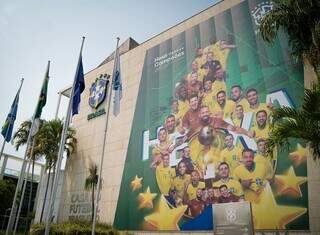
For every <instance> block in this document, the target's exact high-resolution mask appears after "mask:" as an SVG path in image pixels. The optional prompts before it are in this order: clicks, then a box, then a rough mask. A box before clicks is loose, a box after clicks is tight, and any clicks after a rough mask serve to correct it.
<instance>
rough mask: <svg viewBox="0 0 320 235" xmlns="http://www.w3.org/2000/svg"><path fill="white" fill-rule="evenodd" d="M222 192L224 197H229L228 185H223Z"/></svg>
mask: <svg viewBox="0 0 320 235" xmlns="http://www.w3.org/2000/svg"><path fill="white" fill-rule="evenodd" d="M220 194H221V195H222V196H224V197H228V189H227V188H226V187H222V188H221V189H220Z"/></svg>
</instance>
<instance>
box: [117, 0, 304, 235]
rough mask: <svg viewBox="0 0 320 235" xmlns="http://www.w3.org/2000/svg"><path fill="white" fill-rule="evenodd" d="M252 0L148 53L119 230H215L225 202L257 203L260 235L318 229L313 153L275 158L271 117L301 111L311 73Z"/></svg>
mask: <svg viewBox="0 0 320 235" xmlns="http://www.w3.org/2000/svg"><path fill="white" fill-rule="evenodd" d="M270 9H272V2H268V1H258V0H249V1H244V2H242V3H240V4H238V5H236V6H234V7H232V8H230V9H228V10H226V11H224V12H222V13H220V14H218V15H216V16H214V17H212V18H210V19H209V20H207V21H205V22H203V23H200V24H199V25H196V26H194V27H192V28H190V29H188V30H186V31H184V32H182V33H180V34H178V35H176V36H175V37H173V38H171V39H169V40H167V41H164V42H163V43H161V44H159V45H157V46H155V47H153V48H151V49H149V50H148V51H147V53H146V57H145V62H144V66H143V72H142V78H141V83H140V87H139V95H138V99H137V104H136V110H135V114H134V120H133V125H132V130H131V136H130V141H129V146H128V152H127V158H126V161H125V167H124V172H123V177H122V183H121V188H120V192H119V200H118V205H117V210H116V215H115V220H114V226H115V227H116V228H118V229H126V230H172V231H176V230H212V229H213V227H214V224H213V219H212V210H214V205H215V204H217V203H228V202H238V201H249V202H251V205H252V212H253V222H254V227H255V229H286V230H308V229H309V222H308V221H309V219H308V188H307V169H306V159H307V156H308V154H309V152H308V151H307V148H306V146H305V145H304V144H303V143H299V142H298V141H294V142H292V145H291V147H290V148H289V149H282V150H281V151H280V150H275V151H274V154H273V155H268V154H267V153H266V139H267V138H268V136H269V134H270V124H269V122H270V117H272V112H273V109H274V108H276V107H279V106H283V105H285V106H291V107H299V106H300V105H301V98H302V97H303V87H304V80H303V66H302V64H301V63H298V62H294V61H293V60H292V58H291V56H290V50H289V46H288V42H287V41H288V40H287V37H286V35H285V34H283V33H279V35H278V37H277V39H276V41H275V43H274V44H273V45H270V44H267V43H265V42H263V40H262V39H261V35H260V33H259V31H258V26H259V24H260V21H261V19H262V18H263V16H264V14H265V13H266V12H268V11H269V10H270Z"/></svg>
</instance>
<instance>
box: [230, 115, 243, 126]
mask: <svg viewBox="0 0 320 235" xmlns="http://www.w3.org/2000/svg"><path fill="white" fill-rule="evenodd" d="M242 120H243V119H242V118H241V119H238V118H236V117H233V118H232V122H233V125H234V126H237V127H241V124H242Z"/></svg>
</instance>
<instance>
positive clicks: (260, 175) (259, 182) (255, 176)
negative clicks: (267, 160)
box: [234, 162, 267, 194]
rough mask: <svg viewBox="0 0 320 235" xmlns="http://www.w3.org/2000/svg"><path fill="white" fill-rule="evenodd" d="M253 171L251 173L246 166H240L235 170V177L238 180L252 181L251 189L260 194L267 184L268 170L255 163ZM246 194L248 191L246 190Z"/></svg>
mask: <svg viewBox="0 0 320 235" xmlns="http://www.w3.org/2000/svg"><path fill="white" fill-rule="evenodd" d="M253 164H254V165H253V171H249V170H248V169H247V168H246V167H245V166H244V165H242V164H241V165H239V166H238V167H237V168H236V169H235V170H234V177H235V178H236V179H238V180H240V181H241V180H250V179H251V180H252V183H251V185H250V187H249V188H250V189H251V190H252V191H255V192H258V191H259V190H261V189H262V188H263V187H264V185H265V184H266V182H267V181H266V174H267V173H266V168H265V167H264V165H262V164H261V163H259V162H254V163H253ZM245 194H246V190H245Z"/></svg>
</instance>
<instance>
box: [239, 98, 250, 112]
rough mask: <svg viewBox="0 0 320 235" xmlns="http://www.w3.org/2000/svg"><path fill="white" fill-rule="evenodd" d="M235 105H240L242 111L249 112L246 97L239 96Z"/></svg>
mask: <svg viewBox="0 0 320 235" xmlns="http://www.w3.org/2000/svg"><path fill="white" fill-rule="evenodd" d="M236 105H241V106H242V108H243V112H244V113H246V112H249V109H250V104H249V102H248V100H247V99H245V98H241V99H240V100H239V101H238V102H236Z"/></svg>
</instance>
